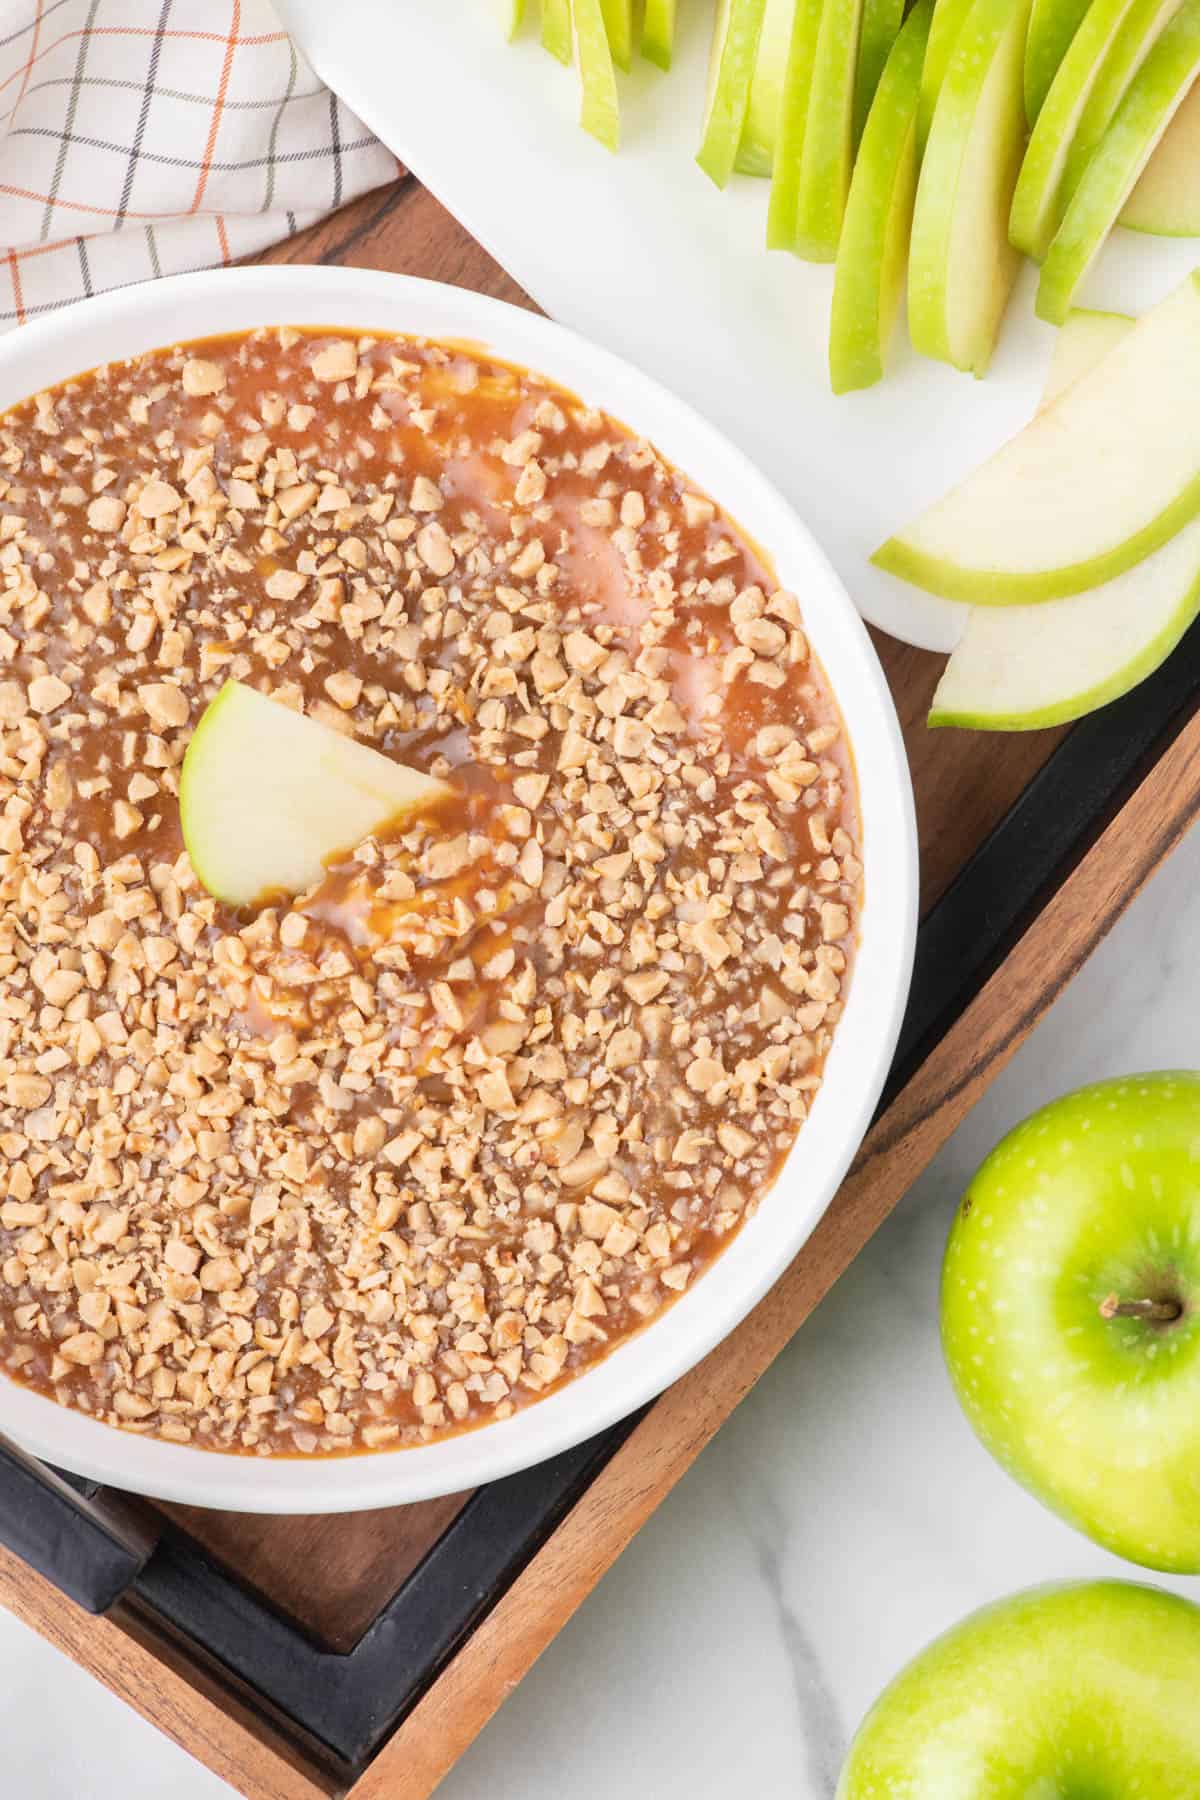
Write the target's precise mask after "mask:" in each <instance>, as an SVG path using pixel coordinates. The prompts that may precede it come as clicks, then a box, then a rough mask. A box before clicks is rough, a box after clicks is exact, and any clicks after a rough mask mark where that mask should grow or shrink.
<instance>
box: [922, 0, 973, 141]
mask: <svg viewBox="0 0 1200 1800" xmlns="http://www.w3.org/2000/svg"><path fill="white" fill-rule="evenodd" d="M974 3H975V0H937V4H936V6H935V7H934V9H933V24H932V25H931V26H930V28H929V42H928V44H927V45H926V46H925V68H924V71H923V72H922V75H921V110H920V113H919V115H918V120H917V153H918V156H919V155H920V153H921V152H922V151H923V150H924V148H925V140H926V138H927V137H928V136H929V128H930V126H931V125H932V124H933V114H934V109H935V107H936V106H937V98H938V95H939V94H940V93H941V91H942V83H943V81H945V79H946V70H947V69H948V68H949V67H950V58H951V57H952V56H953V55H954V46H955V44H957V42H958V34H959V32H960V31H961V30H962V28H963V26H964V25H965V24H966V22H967V19H968V18H969V16H970V12H971V8H972V6H973V5H974Z"/></svg>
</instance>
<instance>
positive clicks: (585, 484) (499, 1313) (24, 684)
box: [0, 329, 861, 1456]
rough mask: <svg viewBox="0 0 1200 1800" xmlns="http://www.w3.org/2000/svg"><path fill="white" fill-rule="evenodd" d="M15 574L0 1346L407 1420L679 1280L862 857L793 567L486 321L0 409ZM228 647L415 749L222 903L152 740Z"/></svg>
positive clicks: (217, 356)
mask: <svg viewBox="0 0 1200 1800" xmlns="http://www.w3.org/2000/svg"><path fill="white" fill-rule="evenodd" d="M0 578H2V594H0V661H2V664H3V667H2V668H0V733H2V769H0V780H2V782H3V789H2V794H0V882H2V898H3V916H2V921H0V934H2V935H0V1103H2V1104H0V1367H2V1368H3V1369H4V1370H5V1371H6V1372H7V1374H8V1375H9V1376H10V1377H12V1378H14V1379H16V1380H18V1381H20V1382H23V1383H26V1384H28V1385H29V1386H31V1387H33V1388H35V1389H37V1390H38V1391H40V1392H42V1393H44V1394H46V1395H49V1396H50V1397H52V1398H53V1399H55V1400H57V1401H59V1402H61V1403H62V1404H64V1405H67V1406H71V1407H74V1408H77V1409H79V1410H80V1411H82V1412H85V1413H88V1414H90V1415H92V1416H93V1417H94V1418H96V1419H100V1420H104V1421H106V1422H108V1423H110V1424H113V1425H119V1426H122V1427H124V1428H126V1429H128V1430H132V1431H137V1432H142V1433H150V1434H154V1435H156V1436H158V1437H161V1438H164V1439H168V1440H170V1441H171V1442H173V1443H176V1444H191V1445H195V1446H199V1447H201V1448H206V1449H212V1450H221V1451H240V1452H246V1453H250V1454H256V1455H297V1454H301V1455H306V1456H308V1455H324V1454H330V1453H336V1452H350V1451H363V1450H381V1449H393V1448H398V1447H403V1446H408V1445H417V1444H421V1443H424V1442H428V1441H429V1440H431V1439H434V1438H436V1437H438V1436H440V1435H443V1434H446V1433H449V1432H454V1431H458V1430H461V1429H463V1428H464V1427H468V1426H474V1425H479V1424H483V1423H487V1422H490V1421H492V1420H500V1419H504V1418H505V1417H507V1416H508V1415H510V1414H511V1413H512V1412H513V1411H514V1409H515V1408H518V1407H521V1406H524V1405H526V1404H528V1403H529V1402H531V1401H533V1400H535V1399H537V1398H538V1397H539V1396H540V1395H544V1394H546V1393H547V1392H548V1391H549V1390H551V1389H553V1388H555V1387H556V1386H557V1385H559V1384H561V1383H562V1382H564V1381H566V1380H567V1379H569V1378H570V1377H571V1376H573V1375H575V1374H577V1373H579V1372H580V1371H581V1370H583V1369H585V1368H587V1366H588V1365H589V1364H590V1363H592V1362H594V1361H595V1360H596V1359H597V1358H599V1357H602V1356H604V1355H605V1354H606V1353H607V1352H608V1351H610V1350H611V1349H612V1348H613V1347H614V1345H616V1344H618V1343H620V1342H621V1340H622V1339H623V1338H625V1337H626V1336H627V1335H628V1334H629V1333H631V1332H633V1331H635V1330H637V1329H638V1328H640V1327H641V1326H643V1325H644V1324H645V1323H646V1322H647V1321H648V1320H651V1319H653V1318H654V1316H655V1314H656V1313H658V1312H660V1311H661V1310H662V1308H663V1307H664V1306H666V1305H668V1304H670V1303H671V1302H672V1301H674V1300H675V1299H677V1298H678V1296H679V1295H681V1294H683V1293H684V1292H685V1291H686V1290H687V1289H688V1288H690V1287H691V1286H692V1285H693V1284H694V1283H695V1282H696V1280H697V1279H698V1278H699V1277H700V1276H701V1275H702V1273H703V1271H704V1269H705V1266H706V1265H707V1264H708V1263H709V1262H710V1261H711V1259H712V1258H713V1257H714V1256H715V1255H716V1254H717V1253H718V1252H719V1251H720V1250H721V1249H722V1247H723V1246H724V1245H725V1244H727V1243H728V1242H729V1240H730V1238H731V1236H732V1234H734V1233H735V1232H736V1231H737V1229H738V1227H739V1226H740V1225H741V1224H742V1223H743V1221H744V1220H745V1219H746V1218H747V1216H748V1215H749V1214H750V1213H752V1212H753V1210H754V1209H755V1207H757V1206H758V1205H759V1204H760V1202H761V1201H762V1199H763V1196H764V1195H765V1194H766V1192H767V1190H768V1189H769V1187H770V1185H771V1183H772V1180H773V1178H774V1177H775V1175H776V1174H777V1172H778V1170H779V1168H780V1165H781V1163H782V1161H783V1158H784V1157H785V1155H786V1154H787V1153H788V1151H789V1150H790V1149H791V1146H792V1144H793V1142H794V1140H795V1139H796V1135H797V1133H798V1132H799V1131H800V1129H801V1127H802V1125H803V1123H804V1119H805V1116H806V1114H807V1112H808V1109H809V1107H810V1105H811V1104H812V1100H813V1096H814V1093H815V1092H816V1090H817V1088H818V1087H819V1085H820V1082H821V1076H822V1069H823V1066H824V1063H825V1059H826V1056H827V1053H828V1050H829V1047H830V1043H831V1041H832V1038H833V1034H834V1031H835V1029H836V1026H837V1021H838V1018H839V1016H840V1013H841V1011H842V1007H843V1003H844V999H845V994H846V985H847V981H848V979H849V977H850V973H851V964H852V960H853V945H854V938H855V931H856V921H857V915H858V912H859V908H860V899H861V895H860V885H861V865H860V861H859V853H858V843H857V831H858V823H857V810H856V795H855V787H854V779H853V770H852V763H851V759H850V754H849V749H848V746H847V744H846V741H845V737H844V734H843V730H842V725H841V721H840V718H839V715H838V711H837V708H836V705H835V702H834V699H833V696H832V694H831V693H830V691H829V687H828V685H827V682H826V680H825V677H824V675H823V673H822V671H821V669H820V668H819V667H818V666H817V663H816V661H815V659H814V658H813V657H812V656H811V655H810V653H809V647H808V643H807V640H806V637H805V633H804V624H803V617H802V607H801V600H800V599H798V598H797V596H796V595H794V594H792V593H789V592H785V591H783V590H781V589H779V588H778V587H777V585H776V584H775V582H774V581H773V580H772V578H771V574H770V571H769V568H768V567H767V565H766V563H765V561H764V560H763V559H762V558H761V557H760V556H759V555H758V553H757V552H756V551H755V550H754V548H753V547H752V546H751V545H750V544H749V543H748V542H747V540H746V539H745V537H744V536H742V535H741V534H740V533H739V531H738V529H737V527H736V526H735V525H734V524H733V523H731V521H730V520H729V519H728V518H726V517H724V516H723V515H722V513H721V512H720V510H719V509H718V508H717V507H716V506H715V505H714V504H713V502H712V501H711V500H709V499H708V498H707V497H706V496H705V495H703V494H701V493H698V492H696V491H695V490H694V489H692V488H691V487H689V485H688V483H687V481H686V480H685V478H684V477H683V476H682V475H680V474H679V472H678V471H676V470H675V469H674V468H672V467H669V466H668V465H667V464H666V463H664V461H663V460H662V459H661V457H660V456H659V455H658V454H657V453H656V452H655V450H654V448H653V446H652V445H651V444H649V443H647V442H645V441H643V440H640V439H638V438H636V437H634V436H633V435H631V434H630V432H629V431H627V430H626V429H625V428H624V427H622V426H621V425H619V424H616V423H614V421H613V420H612V419H610V418H608V417H606V416H604V415H603V414H602V413H600V412H597V411H593V410H590V409H589V408H588V407H587V406H585V405H583V404H582V403H581V402H580V401H578V400H577V399H576V398H574V397H573V396H572V395H570V394H568V393H566V392H564V391H563V390H561V389H558V388H556V387H554V386H553V385H551V384H550V383H548V382H547V381H545V380H543V379H541V378H539V377H537V376H535V375H531V374H528V373H526V372H524V371H521V370H516V369H512V368H509V367H507V366H505V365H502V364H499V363H495V362H490V361H488V360H487V359H486V358H485V357H483V356H482V355H481V354H479V353H475V352H472V351H468V350H466V349H463V348H461V347H455V346H453V345H441V344H438V343H435V342H427V341H415V340H408V339H400V338H394V337H387V336H380V335H375V336H369V337H367V336H357V337H356V336H354V335H351V334H349V333H346V334H340V333H328V332H320V333H316V332H304V331H301V330H297V329H271V330H264V331H260V332H256V333H253V334H251V335H244V336H236V337H227V338H220V339H213V340H209V341H206V342H204V343H200V344H193V345H188V346H183V347H180V348H175V349H171V350H159V351H154V352H151V353H148V354H146V355H144V356H140V357H138V358H135V359H133V360H131V361H129V362H124V363H120V364H113V365H110V366H108V367H104V368H101V369H98V370H96V371H94V372H92V373H90V374H87V375H84V376H81V377H79V378H78V379H76V380H73V381H69V382H66V383H64V384H62V385H61V386H59V387H57V388H54V389H53V390H50V391H48V392H44V393H41V394H38V395H37V396H36V397H34V398H32V399H30V400H29V401H27V402H25V403H23V404H21V405H20V406H18V407H16V408H14V409H13V410H11V411H10V412H8V413H7V414H6V415H4V416H3V418H0ZM231 680H232V681H234V682H237V683H241V684H244V685H245V686H246V687H249V688H251V689H253V690H255V691H256V693H257V694H259V695H262V696H267V697H269V698H270V699H271V700H273V701H275V702H277V703H279V705H281V706H283V707H287V708H290V709H292V711H293V712H303V713H304V714H305V715H306V716H307V717H309V718H312V719H314V720H316V721H318V722H319V723H321V724H322V725H323V726H324V727H326V728H327V729H328V730H329V731H330V732H331V733H332V732H336V733H341V734H345V735H347V736H350V737H353V738H354V739H356V740H357V741H358V742H359V743H361V744H364V745H367V746H370V747H371V748H372V749H373V750H375V751H378V752H380V753H382V755H384V756H387V757H389V758H392V759H395V760H396V761H401V762H403V763H405V764H407V765H409V766H410V767H411V768H412V769H414V770H417V771H420V772H422V773H424V774H427V775H432V776H435V777H437V778H439V780H440V781H441V782H444V784H445V786H444V788H439V789H438V790H437V793H436V797H435V798H434V799H433V800H432V801H431V802H430V803H429V804H428V805H427V806H425V807H423V808H421V809H420V810H418V811H415V812H413V813H412V814H411V815H409V816H406V817H404V818H403V819H398V820H397V821H396V822H395V823H394V826H392V827H381V828H380V829H379V830H378V831H376V832H375V833H374V834H373V835H372V836H369V837H368V838H366V840H365V841H363V842H359V843H347V844H346V845H344V846H343V847H341V848H340V849H339V851H338V852H337V854H336V855H334V856H333V857H332V858H330V859H328V860H327V862H326V863H325V864H324V865H323V867H322V873H321V874H320V876H319V877H318V879H317V880H316V881H315V883H314V884H313V885H311V886H310V887H309V888H308V889H307V890H306V891H304V892H300V893H294V894H287V893H283V894H281V893H267V894H265V895H263V896H262V898H261V900H260V901H259V902H258V903H257V904H255V905H253V906H250V907H243V908H241V909H240V910H239V909H235V908H233V907H231V906H229V905H226V904H223V903H222V902H220V901H218V900H217V899H215V898H213V896H212V895H211V894H210V893H209V892H208V891H206V888H205V886H204V885H203V879H202V876H203V870H202V869H201V868H198V867H197V866H194V864H193V861H192V860H191V859H189V856H188V855H187V853H186V851H185V850H184V839H183V835H182V831H181V823H180V802H179V788H180V771H181V765H182V763H183V759H184V756H185V754H186V752H187V750H188V745H189V741H190V739H191V736H192V733H193V732H194V731H195V728H196V727H197V725H198V724H199V721H200V719H201V716H202V715H203V714H204V712H205V710H206V708H207V707H208V706H209V704H210V702H212V701H213V699H214V698H215V696H216V695H217V694H218V692H219V691H221V690H222V689H223V688H224V687H225V685H226V684H227V683H228V682H230V681H231ZM264 823H266V822H265V821H264ZM196 860H197V863H199V861H200V859H199V858H197V859H196ZM797 1155H798V1157H799V1159H800V1162H799V1167H800V1179H801V1180H803V1145H802V1144H801V1146H800V1149H799V1150H798V1152H797Z"/></svg>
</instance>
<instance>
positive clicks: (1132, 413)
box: [873, 196, 1200, 605]
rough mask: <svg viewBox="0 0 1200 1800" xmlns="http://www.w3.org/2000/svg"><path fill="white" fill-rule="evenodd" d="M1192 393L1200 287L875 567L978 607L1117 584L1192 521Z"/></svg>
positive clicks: (1182, 291) (1198, 488)
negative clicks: (1189, 401) (1113, 581)
mask: <svg viewBox="0 0 1200 1800" xmlns="http://www.w3.org/2000/svg"><path fill="white" fill-rule="evenodd" d="M919 204H920V200H919V196H918V205H919ZM1193 380H1194V381H1196V382H1197V383H1200V281H1198V280H1197V277H1196V276H1195V275H1192V276H1189V277H1188V279H1187V280H1186V281H1184V282H1183V283H1182V285H1181V286H1180V287H1178V288H1176V289H1175V291H1174V292H1173V293H1171V294H1169V295H1168V296H1167V298H1166V299H1165V300H1163V301H1161V302H1160V303H1159V305H1158V306H1156V307H1154V308H1153V309H1152V310H1151V311H1150V312H1148V313H1147V314H1146V315H1145V317H1144V318H1143V319H1141V320H1139V322H1138V323H1137V325H1136V326H1135V327H1134V329H1133V330H1132V331H1131V332H1130V333H1129V336H1128V337H1127V338H1126V339H1125V340H1124V342H1123V343H1120V344H1118V345H1117V346H1116V348H1115V349H1114V350H1113V351H1111V353H1110V354H1109V355H1108V356H1107V357H1106V358H1105V360H1104V363H1103V365H1102V367H1098V368H1095V369H1093V370H1092V371H1091V373H1090V374H1087V375H1085V376H1083V377H1082V378H1081V379H1080V380H1078V381H1076V382H1075V383H1074V385H1073V386H1072V387H1070V388H1069V389H1068V390H1067V391H1066V393H1064V394H1063V395H1062V397H1061V398H1060V399H1059V401H1058V402H1057V404H1056V405H1055V406H1054V407H1052V408H1051V409H1050V411H1049V412H1047V413H1044V414H1043V415H1042V417H1041V418H1037V419H1034V420H1033V421H1032V422H1031V423H1030V424H1029V425H1027V426H1026V427H1025V429H1024V430H1023V431H1021V432H1019V433H1018V434H1017V436H1016V437H1014V438H1012V439H1010V441H1009V442H1008V443H1007V444H1005V445H1004V447H1003V449H1001V450H1000V451H999V452H998V453H997V454H996V455H995V456H993V457H992V458H991V460H990V461H989V462H986V463H984V464H983V465H982V466H981V467H980V468H978V469H976V470H975V472H974V473H973V474H972V475H969V476H968V477H967V479H966V480H965V481H964V482H962V483H960V485H959V486H958V487H956V488H954V489H953V490H952V491H951V492H950V493H949V494H947V495H946V496H945V498H944V499H942V500H939V501H938V502H937V503H936V504H935V505H934V506H932V507H930V508H929V510H928V511H927V512H925V513H923V514H922V515H921V517H920V518H918V519H917V520H916V521H915V523H914V524H912V525H910V526H909V527H908V528H907V529H906V530H905V531H903V532H901V533H899V535H898V536H896V537H893V538H890V539H889V540H888V542H887V543H886V544H884V545H883V546H882V548H881V549H879V550H877V551H876V553H875V556H874V559H873V560H874V561H875V563H876V564H877V565H878V566H879V567H880V568H883V569H888V570H890V571H891V573H892V574H894V575H900V576H902V577H903V578H904V579H905V580H906V581H911V582H914V583H915V584H916V586H918V587H922V588H926V589H927V590H928V591H929V592H930V593H933V594H941V595H943V596H944V597H945V598H946V599H948V600H966V601H970V602H974V603H977V604H984V605H1010V604H1013V603H1018V602H1023V601H1041V600H1054V599H1058V598H1059V597H1060V596H1062V595H1066V594H1078V593H1082V592H1084V590H1085V589H1087V588H1093V587H1099V585H1100V583H1101V582H1103V581H1109V580H1111V579H1112V578H1113V577H1114V576H1116V575H1120V574H1123V573H1124V571H1125V570H1126V569H1129V568H1132V567H1133V565H1134V564H1135V563H1138V562H1141V560H1142V558H1143V557H1146V556H1149V555H1150V553H1151V551H1152V550H1157V549H1158V547H1159V545H1160V544H1164V543H1165V542H1166V541H1167V539H1168V538H1170V537H1173V536H1174V535H1175V533H1176V532H1177V531H1179V530H1180V529H1181V528H1182V527H1183V526H1184V525H1186V524H1187V523H1188V521H1189V520H1190V519H1192V518H1194V517H1195V515H1196V513H1197V512H1200V408H1197V407H1194V406H1191V405H1188V404H1186V403H1185V404H1181V396H1186V395H1187V394H1189V393H1191V392H1192V391H1193V388H1192V383H1193Z"/></svg>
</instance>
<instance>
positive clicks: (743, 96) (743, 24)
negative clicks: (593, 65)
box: [576, 0, 766, 187]
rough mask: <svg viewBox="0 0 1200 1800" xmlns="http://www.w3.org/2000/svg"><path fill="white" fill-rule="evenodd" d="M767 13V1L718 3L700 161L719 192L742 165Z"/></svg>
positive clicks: (697, 158) (736, 0) (698, 157)
mask: <svg viewBox="0 0 1200 1800" xmlns="http://www.w3.org/2000/svg"><path fill="white" fill-rule="evenodd" d="M576 3H577V4H578V0H576ZM765 10H766V0H718V6H717V12H716V17H715V19H714V21H713V38H712V51H711V53H710V56H709V63H708V98H707V102H706V105H705V109H704V132H703V136H702V138H701V142H700V148H699V150H698V151H697V152H696V161H697V162H698V163H699V164H700V167H701V168H702V169H703V170H704V173H705V174H706V175H707V176H708V178H709V180H710V181H714V182H715V183H716V185H717V186H718V187H724V186H725V183H726V182H727V181H728V180H729V177H730V176H731V175H732V173H733V165H734V163H735V162H736V161H737V152H738V145H739V144H740V143H741V141H742V127H743V125H744V124H745V122H746V108H747V106H748V105H749V104H750V84H751V82H752V81H753V80H754V62H755V58H756V57H757V55H758V38H759V33H760V32H761V30H762V22H763V13H764V12H765Z"/></svg>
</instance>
